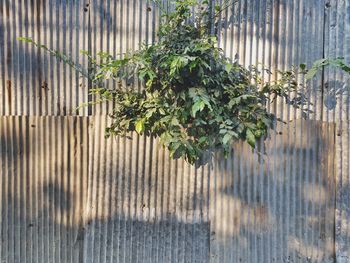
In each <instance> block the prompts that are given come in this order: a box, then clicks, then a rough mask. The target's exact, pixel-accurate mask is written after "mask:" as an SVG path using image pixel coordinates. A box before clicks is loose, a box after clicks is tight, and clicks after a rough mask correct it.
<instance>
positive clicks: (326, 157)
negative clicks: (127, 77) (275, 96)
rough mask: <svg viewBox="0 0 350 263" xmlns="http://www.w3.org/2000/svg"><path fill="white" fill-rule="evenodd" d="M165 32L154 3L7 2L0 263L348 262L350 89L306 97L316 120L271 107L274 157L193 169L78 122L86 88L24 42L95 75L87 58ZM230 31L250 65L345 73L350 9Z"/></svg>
mask: <svg viewBox="0 0 350 263" xmlns="http://www.w3.org/2000/svg"><path fill="white" fill-rule="evenodd" d="M164 2H166V1H164ZM217 2H220V1H217ZM158 24H159V16H158V14H157V9H156V7H155V6H154V5H153V4H152V1H146V0H121V1H112V0H91V1H86V2H84V1H81V0H75V1H73V0H61V1H57V0H37V1H27V0H0V139H1V140H0V153H1V155H0V164H1V170H0V210H1V217H0V233H1V234H0V235H1V243H0V259H1V260H2V262H27V261H30V262H126V261H127V262H143V261H145V262H209V261H211V262H248V263H250V262H252V263H255V262H267V263H269V262H334V261H336V262H340V263H344V262H350V205H349V204H350V190H349V189H350V187H349V185H350V168H349V161H350V155H349V148H350V144H349V135H350V127H349V123H350V122H349V116H350V113H349V110H350V96H349V78H348V76H346V75H343V74H342V73H341V72H340V71H338V70H334V69H327V70H325V71H324V72H322V73H321V74H319V75H318V77H317V78H316V79H315V80H314V81H312V83H309V84H308V86H309V87H310V88H309V89H308V90H306V92H308V93H309V96H310V97H311V100H312V104H310V105H309V107H310V109H311V110H313V113H312V114H310V115H309V116H308V119H309V120H307V121H300V119H301V113H300V112H299V111H295V110H292V109H289V108H288V107H286V106H285V105H283V104H282V103H281V102H280V101H277V103H276V104H274V105H271V106H270V109H271V111H274V112H275V113H276V114H277V115H278V116H279V117H281V118H282V119H284V120H286V121H288V124H285V125H280V126H279V127H278V132H277V133H272V134H271V136H270V139H269V140H268V141H267V142H266V143H265V144H261V148H262V149H263V150H265V151H266V153H267V155H263V156H260V155H258V154H257V153H256V152H254V153H253V152H251V150H249V148H248V147H246V146H245V145H242V144H237V145H235V146H234V147H233V150H232V153H231V155H230V157H229V158H228V160H227V161H225V160H224V159H223V158H221V157H220V156H216V157H215V158H214V160H213V161H212V162H211V163H209V164H207V165H205V166H203V167H201V168H199V169H196V168H195V167H191V166H189V165H188V164H186V163H185V162H183V161H181V160H176V161H174V160H170V158H169V155H168V153H167V151H166V150H164V149H162V148H160V147H159V145H158V142H157V140H154V139H151V138H145V137H138V136H136V135H132V137H133V140H127V139H123V138H115V139H109V140H105V139H104V138H103V129H104V127H105V126H106V125H107V123H108V118H107V117H106V113H107V112H108V110H109V109H110V106H109V105H99V106H97V107H95V108H92V109H91V110H87V109H84V110H82V111H80V112H79V113H77V112H76V111H75V108H76V107H77V106H78V105H79V104H80V103H81V102H84V101H86V100H87V97H88V96H87V94H88V92H87V88H86V84H87V83H85V82H84V80H82V79H80V78H79V76H78V75H77V74H76V73H75V72H73V71H71V70H70V69H69V68H68V67H66V66H64V65H63V64H62V63H58V61H57V60H56V59H54V58H51V57H48V56H47V55H46V54H43V52H40V51H38V50H36V49H35V48H33V47H31V46H29V45H27V44H23V43H20V42H17V41H16V40H15V38H16V37H17V36H31V37H33V38H35V39H36V40H39V41H41V42H43V43H46V44H47V45H48V46H50V47H53V48H58V49H60V50H62V51H65V52H66V53H68V54H72V56H73V57H74V58H75V59H76V60H79V61H81V62H82V63H86V61H84V59H83V58H82V57H80V56H79V50H80V49H86V50H90V51H91V52H93V53H96V52H98V51H99V50H104V51H109V52H110V53H113V54H117V53H122V52H125V51H126V50H128V49H135V48H137V47H138V46H139V44H140V43H141V42H143V41H146V42H148V43H150V42H152V41H154V40H155V38H156V36H155V30H156V28H157V26H158ZM219 28H220V29H221V30H220V33H218V36H219V40H220V45H221V46H222V47H223V48H224V50H225V52H226V54H227V55H228V56H230V57H232V58H233V57H239V59H240V61H241V62H242V63H244V64H245V65H249V64H254V63H257V62H262V63H264V64H265V65H267V66H268V67H270V69H272V70H273V71H274V70H275V69H276V68H279V69H286V68H289V67H291V66H292V65H298V64H299V63H307V64H308V65H310V64H311V63H312V62H313V61H315V60H316V59H319V58H322V57H338V56H342V57H345V59H346V61H347V62H349V61H350V46H349V45H348V43H349V40H350V3H349V1H347V0H300V1H299V0H252V1H250V0H239V1H237V3H236V5H234V6H233V8H232V9H229V10H228V11H227V12H226V13H224V14H223V15H222V22H221V23H219ZM75 115H83V116H85V117H83V116H75ZM1 260H0V261H1Z"/></svg>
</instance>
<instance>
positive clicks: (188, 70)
mask: <svg viewBox="0 0 350 263" xmlns="http://www.w3.org/2000/svg"><path fill="white" fill-rule="evenodd" d="M227 6H228V5H227ZM227 6H225V5H222V6H216V7H215V6H214V7H213V6H211V4H210V3H209V1H202V2H201V4H199V3H198V2H197V1H195V0H179V1H175V2H174V9H173V11H172V12H163V13H162V21H163V23H162V25H161V26H160V28H159V31H158V38H157V42H156V43H154V44H152V45H146V44H143V45H142V46H141V48H140V50H138V51H130V52H128V53H127V54H124V55H123V56H122V58H121V59H119V58H114V57H112V56H111V55H109V54H106V53H99V55H98V57H97V58H92V57H91V56H90V55H89V54H88V53H86V52H85V53H86V55H87V56H88V57H89V60H90V68H89V69H88V70H84V69H82V68H81V66H79V65H76V64H75V63H74V62H72V61H70V60H69V59H68V58H67V57H66V56H64V55H62V54H60V53H59V52H57V51H54V50H51V49H49V48H47V47H46V46H44V45H40V44H37V43H35V42H34V41H32V40H31V39H22V40H26V41H28V42H33V43H34V44H35V45H38V46H40V47H41V48H44V49H46V50H47V51H49V52H50V53H52V54H53V55H55V56H56V57H59V58H61V59H62V60H64V61H65V62H66V63H68V64H69V65H70V66H72V67H74V68H76V69H77V70H79V72H80V73H82V74H83V75H85V76H86V77H88V78H90V79H91V82H92V84H93V89H92V92H93V93H94V94H97V95H98V96H99V99H98V101H95V102H93V103H96V102H98V103H99V102H103V101H113V102H114V103H113V105H114V108H113V110H112V112H110V116H111V118H112V124H111V125H110V127H108V128H107V130H106V134H107V136H110V135H121V136H126V135H127V134H128V133H129V132H131V131H136V132H137V133H139V134H145V135H150V136H154V137H160V139H161V142H162V144H163V145H164V146H165V147H167V148H168V149H169V150H170V153H171V155H172V156H174V157H184V158H185V159H186V160H187V161H188V162H190V163H194V162H195V161H197V160H198V159H200V158H201V156H202V155H203V154H204V152H207V151H213V150H214V149H217V148H220V149H223V150H224V152H225V153H228V152H229V150H230V147H231V144H232V142H233V141H234V140H243V141H246V142H247V143H248V144H249V145H251V146H252V147H255V145H256V142H257V140H259V139H261V138H263V139H265V138H266V136H267V133H268V130H269V129H273V128H274V127H275V126H274V123H275V121H276V118H275V116H274V115H273V114H272V113H270V112H269V111H268V109H267V105H269V104H270V103H271V102H272V101H273V100H274V99H275V98H276V97H281V98H282V99H283V100H284V101H285V103H287V104H289V105H291V106H293V107H296V108H299V109H300V110H302V111H305V105H306V104H307V98H306V97H305V96H304V95H303V93H302V92H300V90H302V89H301V87H300V86H301V84H299V83H298V82H297V79H298V75H297V73H296V69H295V68H293V69H292V70H289V71H284V72H279V74H278V75H279V77H280V78H279V79H278V80H276V81H269V82H267V81H264V79H263V77H262V75H265V76H266V75H268V74H271V73H270V72H269V71H267V70H265V69H262V70H261V72H259V70H258V69H257V68H256V67H254V66H251V67H249V68H244V67H243V66H241V65H240V64H239V63H238V61H232V60H230V59H228V58H227V57H225V55H224V53H223V50H222V49H220V48H219V47H218V45H217V38H216V37H215V36H214V35H213V34H212V33H211V32H213V31H214V32H215V29H214V30H213V28H215V21H216V20H217V19H218V17H219V14H220V12H222V10H223V9H224V8H227ZM193 10H196V11H193ZM303 69H304V67H302V68H301V70H300V71H301V72H303V71H304V70H303ZM86 72H88V73H86ZM262 72H263V73H264V74H262ZM304 73H305V72H304ZM135 77H136V78H138V80H139V81H141V82H142V83H143V88H141V89H135V88H134V87H133V86H132V85H123V84H125V83H130V81H132V80H133V78H135ZM111 79H112V80H115V81H116V82H117V83H118V84H116V85H106V83H107V82H108V80H111Z"/></svg>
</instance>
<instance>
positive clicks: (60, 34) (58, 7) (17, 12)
mask: <svg viewBox="0 0 350 263" xmlns="http://www.w3.org/2000/svg"><path fill="white" fill-rule="evenodd" d="M84 6H85V3H83V1H80V0H79V1H75V2H72V1H55V0H47V1H43V0H41V1H35V2H28V1H24V0H15V1H7V0H6V1H2V3H1V14H2V15H1V27H0V28H1V29H0V35H1V41H0V47H1V50H2V51H1V54H0V61H1V63H0V64H1V65H2V66H1V69H0V70H1V78H0V79H1V89H0V90H1V94H2V96H1V107H0V114H1V115H11V116H14V115H36V116H39V115H44V116H46V115H64V114H69V115H76V114H77V113H76V112H75V109H76V108H77V107H78V106H79V105H80V104H81V103H82V102H84V101H86V94H87V91H86V89H85V88H84V87H83V86H84V85H83V84H84V82H83V80H80V79H79V76H78V74H76V72H75V71H74V70H71V69H70V68H69V67H68V66H64V65H63V64H61V63H58V61H57V60H56V59H55V58H52V57H51V58H50V57H49V55H48V54H46V53H45V52H44V51H42V50H39V49H38V48H36V47H34V46H33V45H30V44H27V43H23V42H20V41H18V40H17V37H32V38H33V39H34V40H35V41H37V42H40V43H42V44H45V45H47V46H48V47H50V48H54V49H59V50H60V51H63V52H65V53H66V54H67V55H68V56H71V57H72V58H73V59H74V60H76V61H78V62H80V63H82V62H84V61H83V60H82V58H81V57H80V56H79V50H81V49H87V47H86V46H85V44H86V33H87V31H86V27H87V24H86V23H87V20H86V17H85V16H86V12H84ZM80 84H82V85H80ZM84 112H85V110H82V111H81V112H80V114H84Z"/></svg>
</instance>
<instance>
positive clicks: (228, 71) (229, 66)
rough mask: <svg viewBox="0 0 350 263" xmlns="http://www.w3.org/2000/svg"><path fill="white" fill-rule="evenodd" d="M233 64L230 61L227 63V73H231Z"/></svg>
mask: <svg viewBox="0 0 350 263" xmlns="http://www.w3.org/2000/svg"><path fill="white" fill-rule="evenodd" d="M232 67H233V65H232V64H230V63H227V64H226V66H225V70H226V72H227V73H230V72H231V69H232Z"/></svg>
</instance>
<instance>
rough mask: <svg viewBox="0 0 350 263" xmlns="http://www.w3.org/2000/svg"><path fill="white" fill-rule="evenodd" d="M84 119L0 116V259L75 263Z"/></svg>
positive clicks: (83, 191) (83, 187) (83, 185)
mask: <svg viewBox="0 0 350 263" xmlns="http://www.w3.org/2000/svg"><path fill="white" fill-rule="evenodd" d="M87 131H88V119H87V118H86V117H33V116H31V117H29V116H7V117H4V116H2V117H0V167H1V169H0V209H1V217H0V233H1V243H0V261H1V262H80V261H79V258H81V259H82V247H83V243H82V242H83V232H82V231H83V227H84V222H83V220H84V218H83V210H84V205H85V204H86V195H87V174H88V172H87V166H86V164H87V162H88V143H87V142H88V141H87V139H88V137H87V135H88V133H87Z"/></svg>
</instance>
